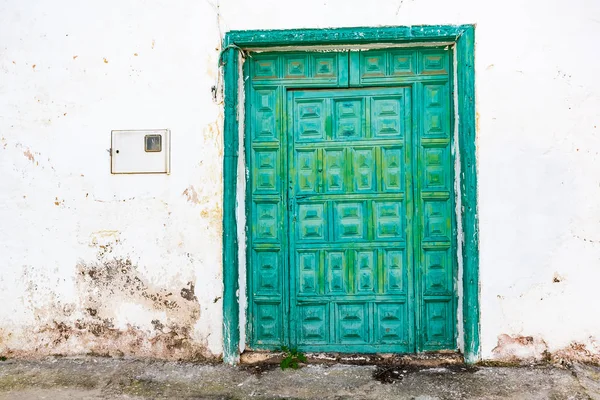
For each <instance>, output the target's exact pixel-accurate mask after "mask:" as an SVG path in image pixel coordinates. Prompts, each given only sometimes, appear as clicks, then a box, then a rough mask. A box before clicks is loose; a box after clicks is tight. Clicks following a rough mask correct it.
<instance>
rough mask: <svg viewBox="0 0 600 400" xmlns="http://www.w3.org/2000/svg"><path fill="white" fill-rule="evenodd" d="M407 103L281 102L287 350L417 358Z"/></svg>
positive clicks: (319, 95)
mask: <svg viewBox="0 0 600 400" xmlns="http://www.w3.org/2000/svg"><path fill="white" fill-rule="evenodd" d="M410 98H411V93H410V89H409V88H394V89H353V90H349V89H344V90H326V91H324V90H314V91H294V92H290V93H289V94H288V105H287V107H288V112H289V115H290V117H289V121H288V123H289V125H288V131H289V132H290V135H289V136H288V137H292V138H293V141H291V142H290V143H289V144H288V147H289V160H288V165H289V178H290V182H289V187H290V188H291V189H290V191H289V201H290V210H291V212H290V214H289V225H290V227H291V228H292V231H293V232H296V233H295V235H293V240H290V252H291V255H292V256H291V257H290V274H291V279H292V280H293V281H294V282H296V283H297V284H296V285H294V286H293V287H292V288H291V293H290V330H291V338H292V345H293V346H294V347H296V346H297V347H298V348H300V349H304V350H319V351H357V352H360V351H362V352H364V351H390V349H391V348H393V349H394V351H414V346H415V344H414V335H413V331H414V318H413V317H412V315H411V313H410V310H412V308H411V304H413V300H412V296H411V295H410V293H412V291H413V288H412V285H413V279H412V273H411V271H410V266H411V263H410V262H408V258H409V257H410V256H411V254H410V249H411V248H412V246H411V245H410V244H409V242H410V241H411V240H412V233H411V232H412V226H411V223H409V221H408V218H410V216H411V214H412V206H409V207H407V205H406V204H407V203H409V204H411V201H412V194H411V193H410V192H409V193H407V192H406V188H407V187H411V185H412V175H411V157H412V154H411V153H410V151H409V149H410V137H411V136H410V135H406V132H411V125H412V111H411V101H410ZM307 120H310V121H312V122H314V124H312V122H311V124H312V125H310V126H311V127H315V128H314V129H315V131H314V132H311V140H310V141H309V140H307V139H306V134H305V132H306V130H307V128H306V127H307V126H308V125H307ZM315 121H317V122H315ZM319 130H320V131H319ZM407 138H408V140H407ZM307 177H310V178H307ZM294 288H295V289H294Z"/></svg>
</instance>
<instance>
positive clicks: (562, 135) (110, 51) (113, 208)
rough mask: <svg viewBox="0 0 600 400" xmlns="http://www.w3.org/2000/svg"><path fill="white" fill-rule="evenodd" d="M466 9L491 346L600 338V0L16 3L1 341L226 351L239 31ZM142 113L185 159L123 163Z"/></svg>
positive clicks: (7, 3) (0, 250) (19, 345)
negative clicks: (233, 63) (229, 134)
mask: <svg viewBox="0 0 600 400" xmlns="http://www.w3.org/2000/svg"><path fill="white" fill-rule="evenodd" d="M215 1H216V0H215ZM461 23H476V24H477V28H476V88H477V111H478V142H477V155H478V169H479V217H480V235H481V236H480V239H481V242H480V256H481V259H480V268H481V343H482V352H483V356H484V358H491V357H495V356H504V355H506V356H510V355H511V354H510V353H511V351H512V350H513V349H514V347H515V346H517V347H518V346H520V345H521V344H522V343H525V344H526V345H528V344H530V341H528V340H525V339H519V337H521V336H532V337H533V343H534V344H535V350H531V351H529V350H527V349H525V350H523V349H520V348H519V351H521V352H520V353H518V354H519V355H523V356H526V355H528V354H530V353H531V352H538V353H539V349H540V348H541V349H545V348H548V349H549V350H550V351H551V352H556V351H559V350H561V349H565V348H568V347H569V345H570V344H571V343H572V342H578V343H582V344H584V345H586V346H587V349H588V350H589V351H591V352H593V353H594V352H595V353H596V354H600V348H598V347H597V345H596V344H595V340H599V339H600V319H599V318H597V317H595V314H596V312H595V309H594V306H593V304H594V300H593V299H594V294H595V293H596V291H597V290H596V287H597V285H598V282H600V224H599V222H600V221H599V220H600V201H598V199H599V198H600V181H599V178H598V177H599V176H600V163H599V162H598V161H600V160H599V156H598V151H600V139H599V137H600V79H599V78H598V74H597V65H598V63H599V62H600V56H599V55H598V52H597V47H598V46H597V43H596V42H597V38H598V37H600V3H598V2H597V1H593V0H574V1H571V2H565V1H557V0H555V1H541V0H531V1H528V2H523V1H519V0H509V1H505V2H497V3H492V2H482V1H475V0H458V1H452V2H448V1H442V0H397V1H383V0H371V1H358V0H318V1H317V0H305V1H302V2H291V1H282V0H253V1H249V0H247V1H244V0H221V1H220V3H215V2H211V1H209V0H205V1H200V0H196V1H191V0H177V1H167V0H164V1H159V0H147V1H141V0H103V1H86V2H79V1H75V0H56V1H52V2H45V1H41V0H28V1H18V0H0V177H1V179H0V223H1V227H2V228H1V229H0V301H1V304H2V307H0V353H7V354H14V355H19V354H21V355H36V354H48V353H53V352H56V353H73V352H75V353H85V352H107V353H110V354H120V353H125V354H133V355H151V356H158V357H167V358H168V357H182V358H190V357H196V356H200V355H202V356H211V355H218V354H220V353H221V351H222V344H221V342H222V334H221V323H222V312H221V308H222V302H221V299H220V297H221V296H222V265H221V232H222V229H221V215H222V198H221V197H222V189H221V179H222V167H221V165H222V154H223V146H222V135H221V118H222V111H223V110H222V104H221V103H220V100H219V98H217V99H216V100H215V99H213V95H212V91H211V87H212V86H215V85H217V86H218V85H219V84H220V81H219V77H218V74H219V71H218V68H217V57H218V48H219V43H220V36H221V35H222V33H223V32H225V31H227V30H230V29H278V28H281V29H286V28H309V27H310V28H325V27H343V26H345V27H347V26H381V25H417V24H461ZM136 128H169V129H171V132H172V159H171V160H172V161H171V162H172V173H171V175H169V176H163V175H150V176H142V175H130V176H113V175H110V166H109V165H110V164H109V154H108V151H107V149H108V148H109V147H110V131H111V129H136ZM128 260H129V264H127V263H128ZM119 271H125V272H119ZM135 278H137V281H136V279H135ZM555 278H556V279H555ZM555 281H558V282H555ZM131 282H134V283H131ZM140 282H141V283H140ZM191 285H194V287H195V290H194V293H192V294H190V293H191ZM111 291H112V293H111ZM169 293H171V294H170V295H169ZM194 296H195V298H194ZM172 299H175V300H172ZM165 301H166V302H167V303H165ZM169 301H174V303H169ZM92 310H95V311H92ZM94 313H95V314H94ZM92 314H94V315H92ZM153 321H154V322H153ZM501 335H512V336H513V337H517V339H516V344H515V342H514V341H513V342H511V340H508V339H506V338H507V337H506V336H501ZM499 336H500V339H501V340H500V346H499V348H498V349H496V351H495V352H493V349H494V348H495V347H496V346H497V345H498V341H499V339H498V338H499ZM507 343H508V344H507ZM173 346H175V347H173ZM511 346H512V347H511ZM526 347H527V346H526ZM530 347H531V346H530ZM174 348H175V350H173V349H174ZM528 351H529V353H528ZM174 354H175V355H174Z"/></svg>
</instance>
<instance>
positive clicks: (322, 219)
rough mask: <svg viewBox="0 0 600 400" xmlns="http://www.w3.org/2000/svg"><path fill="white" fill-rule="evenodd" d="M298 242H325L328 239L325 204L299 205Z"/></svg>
mask: <svg viewBox="0 0 600 400" xmlns="http://www.w3.org/2000/svg"><path fill="white" fill-rule="evenodd" d="M297 207H298V240H303V241H308V240H310V241H324V240H325V239H326V237H327V217H326V211H325V203H306V204H298V206H297Z"/></svg>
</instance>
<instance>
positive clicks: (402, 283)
mask: <svg viewBox="0 0 600 400" xmlns="http://www.w3.org/2000/svg"><path fill="white" fill-rule="evenodd" d="M405 265H406V262H405V253H404V251H403V250H395V249H394V250H391V249H387V250H384V253H383V273H384V291H385V293H402V292H406V273H407V271H406V266H405Z"/></svg>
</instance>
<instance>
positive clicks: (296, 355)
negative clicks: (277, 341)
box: [279, 346, 306, 370]
mask: <svg viewBox="0 0 600 400" xmlns="http://www.w3.org/2000/svg"><path fill="white" fill-rule="evenodd" d="M281 351H282V352H283V360H281V362H280V363H279V366H280V367H281V369H283V370H285V369H288V368H291V369H298V367H299V366H300V363H301V362H303V363H305V362H306V356H305V355H304V354H303V353H301V352H299V351H298V350H297V349H290V348H289V347H286V346H283V347H282V348H281Z"/></svg>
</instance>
